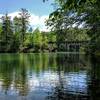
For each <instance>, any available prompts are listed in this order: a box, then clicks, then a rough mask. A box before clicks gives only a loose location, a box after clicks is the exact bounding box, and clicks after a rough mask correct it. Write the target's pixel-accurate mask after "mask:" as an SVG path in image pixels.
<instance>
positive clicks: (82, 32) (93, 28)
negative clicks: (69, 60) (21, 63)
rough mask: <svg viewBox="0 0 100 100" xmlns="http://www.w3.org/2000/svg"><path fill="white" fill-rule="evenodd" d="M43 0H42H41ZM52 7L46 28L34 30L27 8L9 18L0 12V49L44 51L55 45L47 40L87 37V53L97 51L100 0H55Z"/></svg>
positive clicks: (85, 39)
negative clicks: (89, 43) (50, 44)
mask: <svg viewBox="0 0 100 100" xmlns="http://www.w3.org/2000/svg"><path fill="white" fill-rule="evenodd" d="M44 1H45V0H44ZM53 5H54V6H55V11H54V12H52V13H51V14H50V15H49V19H48V20H47V21H46V22H45V23H46V25H47V26H48V27H49V28H51V31H50V32H41V31H40V30H39V28H36V29H35V30H33V29H32V27H30V25H29V21H28V19H29V17H30V14H29V12H28V10H26V9H23V8H22V9H21V10H20V13H19V16H20V17H17V16H16V17H15V18H13V20H11V18H10V16H8V15H9V14H5V15H4V16H2V18H1V19H2V22H1V23H0V52H42V51H43V52H45V51H53V49H55V48H56V49H57V45H56V44H55V45H54V46H52V47H51V46H49V43H50V42H56V43H59V42H66V41H87V40H89V41H90V42H91V43H94V45H92V46H90V48H91V49H90V53H96V54H99V51H100V35H99V33H100V13H99V12H100V7H99V5H100V1H99V0H90V1H89V0H77V1H75V0H55V2H54V4H53Z"/></svg>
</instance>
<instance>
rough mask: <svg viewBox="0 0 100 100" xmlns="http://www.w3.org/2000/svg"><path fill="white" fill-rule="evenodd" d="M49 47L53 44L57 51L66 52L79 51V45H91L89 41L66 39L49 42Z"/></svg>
mask: <svg viewBox="0 0 100 100" xmlns="http://www.w3.org/2000/svg"><path fill="white" fill-rule="evenodd" d="M48 44H49V48H50V47H51V51H54V50H52V47H54V46H55V50H57V51H66V52H79V51H80V48H81V47H86V46H87V47H89V45H91V43H90V41H66V42H49V43H48Z"/></svg>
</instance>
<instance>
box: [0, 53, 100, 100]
mask: <svg viewBox="0 0 100 100" xmlns="http://www.w3.org/2000/svg"><path fill="white" fill-rule="evenodd" d="M0 100H100V65H99V62H96V61H91V59H90V57H86V56H85V55H84V54H71V53H70V54H68V53H51V54H50V53H48V54H47V53H45V54H39V53H38V54H0Z"/></svg>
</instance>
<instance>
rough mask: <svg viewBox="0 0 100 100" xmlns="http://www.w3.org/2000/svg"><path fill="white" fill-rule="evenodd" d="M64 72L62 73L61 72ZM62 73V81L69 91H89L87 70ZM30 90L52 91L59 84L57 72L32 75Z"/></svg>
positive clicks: (84, 92)
mask: <svg viewBox="0 0 100 100" xmlns="http://www.w3.org/2000/svg"><path fill="white" fill-rule="evenodd" d="M61 74H62V73H61ZM62 76H63V75H61V79H62V81H63V82H62V83H63V85H64V88H65V89H66V90H67V92H70V93H73V94H74V93H83V94H86V93H87V75H86V72H85V71H84V72H79V73H75V72H74V73H67V74H65V75H64V76H63V77H62ZM29 84H30V90H31V91H35V90H38V89H39V90H41V89H42V90H43V91H50V90H52V88H54V87H56V86H57V85H59V84H60V83H59V76H58V75H57V73H50V72H49V73H48V72H45V73H44V74H43V75H40V76H39V77H36V76H34V75H33V76H31V78H30V79H29Z"/></svg>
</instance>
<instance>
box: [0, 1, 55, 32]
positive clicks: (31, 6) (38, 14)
mask: <svg viewBox="0 0 100 100" xmlns="http://www.w3.org/2000/svg"><path fill="white" fill-rule="evenodd" d="M52 3H53V0H48V1H47V2H45V3H44V2H43V0H0V17H1V16H2V15H3V14H5V13H6V12H7V13H9V16H11V17H12V18H13V17H14V16H18V13H19V10H20V8H26V9H27V10H28V11H29V12H30V14H31V17H30V19H29V22H30V25H31V26H32V27H33V29H35V28H37V27H39V28H40V30H41V31H47V27H46V26H45V23H44V22H45V20H46V19H47V18H48V16H49V14H50V13H51V12H52V11H53V6H52V5H51V4H52Z"/></svg>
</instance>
